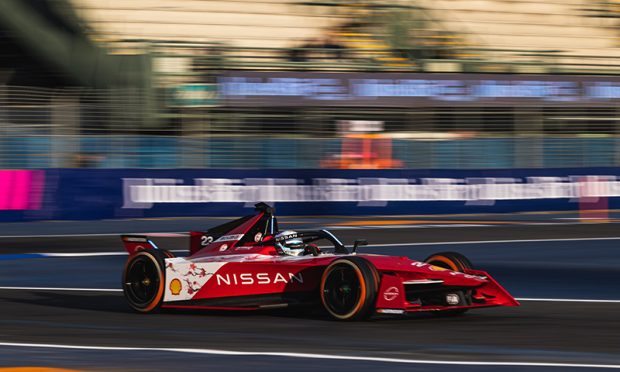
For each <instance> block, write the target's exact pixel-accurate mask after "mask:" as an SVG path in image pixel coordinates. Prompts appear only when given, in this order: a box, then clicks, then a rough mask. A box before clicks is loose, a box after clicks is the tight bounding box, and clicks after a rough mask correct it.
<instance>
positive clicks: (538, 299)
mask: <svg viewBox="0 0 620 372" xmlns="http://www.w3.org/2000/svg"><path fill="white" fill-rule="evenodd" d="M516 300H517V301H532V302H535V301H538V302H589V303H606V304H618V303H620V300H590V299H585V298H583V299H580V298H517V299H516Z"/></svg>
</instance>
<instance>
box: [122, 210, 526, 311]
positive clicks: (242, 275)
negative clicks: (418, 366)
mask: <svg viewBox="0 0 620 372" xmlns="http://www.w3.org/2000/svg"><path fill="white" fill-rule="evenodd" d="M256 212H257V213H256V214H254V215H250V216H246V217H242V218H240V219H237V220H234V221H232V222H228V223H225V224H223V225H220V226H217V227H214V228H212V229H209V230H207V231H205V232H195V231H193V232H190V249H189V256H187V257H174V255H173V254H172V253H170V252H169V251H166V250H162V249H159V248H157V246H156V245H155V244H154V243H153V242H152V241H151V240H150V239H149V238H148V237H146V236H139V235H123V236H122V240H123V243H124V245H125V249H126V250H127V251H128V252H129V259H128V260H127V263H126V265H125V269H124V273H123V283H122V285H123V292H124V294H125V297H126V298H127V301H128V302H129V304H130V305H131V307H133V308H134V309H135V310H137V311H139V312H144V313H147V312H152V311H156V310H158V309H160V308H192V309H214V310H218V309H219V310H258V309H269V308H280V307H288V306H298V305H299V306H322V307H323V308H324V309H325V310H326V311H327V312H328V313H329V314H330V315H331V316H332V317H334V318H336V319H339V320H360V319H366V318H368V317H370V316H372V315H373V314H375V313H380V314H405V313H413V312H434V313H436V314H442V315H456V314H461V313H464V312H465V311H467V310H469V309H473V308H479V307H490V306H518V305H519V303H518V302H517V301H516V300H515V299H514V298H513V297H512V296H511V295H510V294H509V293H508V292H506V290H504V289H503V288H502V287H501V286H500V285H499V284H498V283H497V282H496V281H495V280H493V278H491V277H490V276H489V274H487V273H486V272H484V271H480V270H474V269H473V268H472V265H471V263H470V262H469V260H467V258H465V257H464V256H463V255H460V254H458V253H454V252H444V253H437V254H434V255H431V256H430V257H428V258H427V259H425V260H424V261H414V260H411V259H409V258H407V257H396V256H383V255H375V254H361V253H360V254H358V253H356V250H357V248H358V246H360V245H365V244H367V243H366V242H365V241H364V240H356V241H355V243H354V245H353V247H352V251H351V252H349V250H348V249H347V248H346V247H345V246H344V244H342V243H341V242H340V240H338V238H336V237H335V236H334V235H333V234H332V233H331V232H329V231H327V230H316V231H280V230H278V223H277V220H276V217H275V216H274V211H273V208H271V207H269V206H268V205H267V204H265V203H258V204H257V205H256ZM318 241H327V242H329V243H330V247H325V246H322V247H319V246H317V245H316V242H318Z"/></svg>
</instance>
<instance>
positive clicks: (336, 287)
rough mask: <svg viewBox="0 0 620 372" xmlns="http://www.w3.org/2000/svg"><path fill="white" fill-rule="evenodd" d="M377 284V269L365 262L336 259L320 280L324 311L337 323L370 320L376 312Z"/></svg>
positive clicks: (348, 258)
mask: <svg viewBox="0 0 620 372" xmlns="http://www.w3.org/2000/svg"><path fill="white" fill-rule="evenodd" d="M378 281H379V280H378V274H377V271H376V269H375V267H374V266H373V265H372V264H371V263H370V262H368V261H366V260H364V259H363V258H360V257H346V258H340V259H337V260H335V261H333V262H332V263H331V264H330V265H329V266H327V268H326V269H325V271H324V272H323V276H322V277H321V284H320V295H321V303H322V304H323V308H324V309H325V310H326V311H327V312H328V313H329V314H330V315H331V316H332V317H333V318H335V319H337V320H362V319H366V318H369V317H370V316H371V315H372V314H373V312H374V307H375V301H376V298H377V290H378V285H379V284H378Z"/></svg>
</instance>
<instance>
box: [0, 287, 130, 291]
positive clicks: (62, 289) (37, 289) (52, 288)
mask: <svg viewBox="0 0 620 372" xmlns="http://www.w3.org/2000/svg"><path fill="white" fill-rule="evenodd" d="M0 290H24V291H62V292H69V291H70V292H122V291H123V290H122V289H116V288H61V287H0Z"/></svg>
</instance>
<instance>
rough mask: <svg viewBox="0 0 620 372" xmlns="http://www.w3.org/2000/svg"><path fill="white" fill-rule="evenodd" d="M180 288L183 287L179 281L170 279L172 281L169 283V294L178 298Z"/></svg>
mask: <svg viewBox="0 0 620 372" xmlns="http://www.w3.org/2000/svg"><path fill="white" fill-rule="evenodd" d="M182 287H183V285H182V284H181V281H180V280H179V279H172V281H171V282H170V293H172V294H173V295H175V296H178V295H179V294H180V293H181V288H182Z"/></svg>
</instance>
